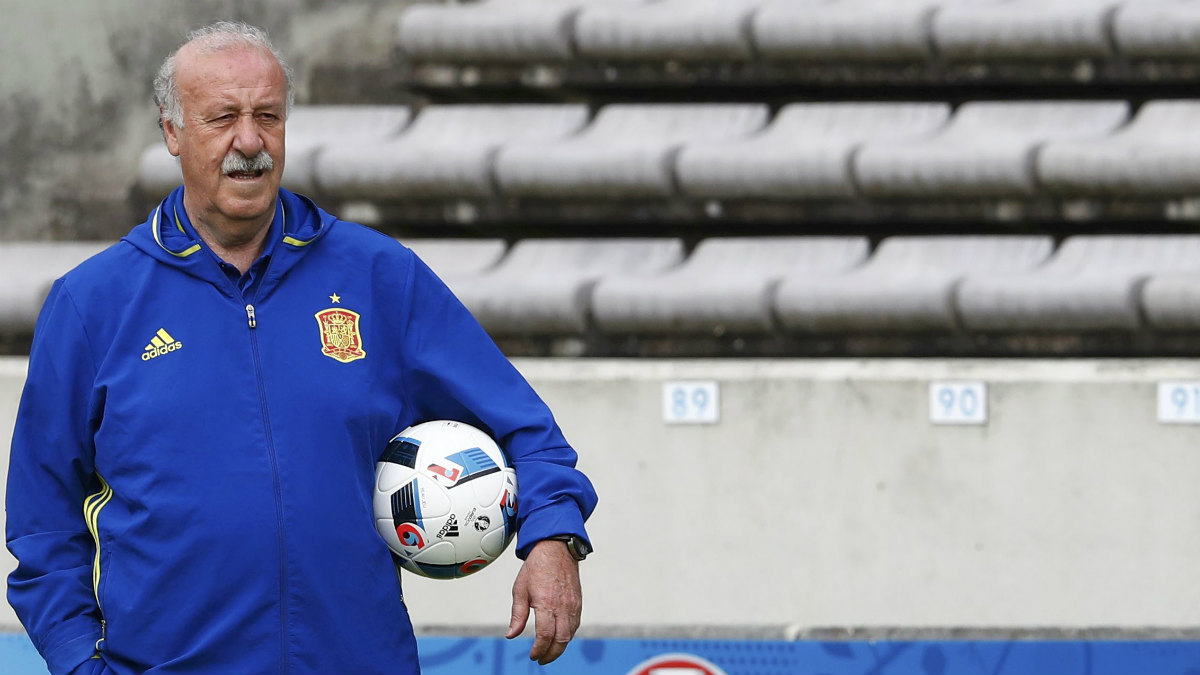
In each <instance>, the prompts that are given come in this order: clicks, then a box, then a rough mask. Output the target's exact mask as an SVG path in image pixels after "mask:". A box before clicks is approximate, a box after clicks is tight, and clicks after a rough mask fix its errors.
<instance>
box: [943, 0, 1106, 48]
mask: <svg viewBox="0 0 1200 675" xmlns="http://www.w3.org/2000/svg"><path fill="white" fill-rule="evenodd" d="M1120 1H1121V0H994V1H991V2H987V1H982V2H967V3H954V4H950V5H947V6H946V7H945V8H943V9H942V10H940V11H939V12H937V13H936V14H934V16H933V39H934V44H935V47H936V49H937V53H938V55H939V56H940V57H942V58H945V59H949V60H978V61H984V62H988V61H994V60H1003V59H1015V60H1026V59H1084V58H1104V57H1108V56H1110V55H1111V54H1112V52H1113V47H1112V44H1111V42H1110V40H1109V27H1110V20H1111V15H1112V12H1113V10H1114V9H1115V8H1116V7H1117V5H1118V4H1119V3H1120Z"/></svg>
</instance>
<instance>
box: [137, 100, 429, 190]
mask: <svg viewBox="0 0 1200 675" xmlns="http://www.w3.org/2000/svg"><path fill="white" fill-rule="evenodd" d="M411 115H412V112H411V111H410V110H409V109H408V108H406V107H403V106H384V105H311V106H296V107H295V108H293V109H292V112H291V115H289V116H288V120H287V126H286V129H287V157H286V158H285V159H286V163H285V168H284V174H283V181H282V185H283V187H286V188H288V189H289V190H294V191H296V192H300V193H304V194H312V193H313V192H314V190H315V189H316V184H315V182H314V180H313V172H314V165H315V163H316V157H317V154H318V152H320V150H321V149H322V148H325V147H335V146H337V145H341V144H343V143H356V142H364V143H365V142H379V141H383V140H384V139H387V138H390V137H392V136H395V135H396V134H398V133H400V131H401V130H403V129H404V127H405V126H407V125H408V121H409V118H410V117H411ZM181 183H183V173H182V171H181V170H180V168H179V160H178V159H176V158H175V157H173V156H172V155H171V153H170V152H168V151H167V147H166V145H164V144H163V143H155V144H154V145H152V146H150V147H148V148H146V149H145V150H144V151H143V152H142V157H141V160H140V161H139V162H138V186H139V187H140V188H141V189H142V190H143V191H144V192H146V193H147V194H151V195H162V196H166V194H167V193H168V192H170V191H171V190H173V189H175V188H176V187H178V186H179V185H180V184H181Z"/></svg>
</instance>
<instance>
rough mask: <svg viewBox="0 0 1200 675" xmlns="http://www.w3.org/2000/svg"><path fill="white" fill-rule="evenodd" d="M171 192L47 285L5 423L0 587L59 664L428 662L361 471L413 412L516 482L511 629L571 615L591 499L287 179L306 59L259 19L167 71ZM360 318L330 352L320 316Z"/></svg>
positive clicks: (565, 453)
mask: <svg viewBox="0 0 1200 675" xmlns="http://www.w3.org/2000/svg"><path fill="white" fill-rule="evenodd" d="M156 91H157V92H158V98H159V104H160V111H161V115H162V124H163V132H164V137H165V139H166V143H167V147H168V148H169V149H170V151H171V153H172V154H174V155H177V156H178V157H179V160H180V163H181V166H182V168H183V176H184V185H183V187H181V188H179V189H176V190H175V191H174V192H172V193H171V194H170V195H169V196H168V197H167V198H166V199H165V200H163V202H162V203H161V204H160V205H159V206H158V207H157V208H155V209H154V211H153V212H152V213H151V214H150V217H149V219H148V220H147V221H146V222H145V223H143V224H141V225H139V226H138V227H136V228H134V229H133V231H132V232H130V234H129V235H128V236H126V237H125V238H124V239H123V240H122V241H121V242H120V243H118V244H116V245H115V246H113V247H112V248H110V249H108V250H106V251H105V252H103V253H101V254H100V255H98V256H96V257H95V258H93V259H91V260H89V261H87V262H85V263H84V264H82V265H81V266H79V267H78V268H76V269H75V270H73V271H71V272H70V273H68V274H67V275H65V276H64V277H63V278H62V279H60V280H59V281H58V282H57V283H56V284H55V285H54V288H53V290H52V291H51V293H50V296H49V298H48V299H47V301H46V305H45V307H44V309H43V311H42V315H41V317H40V318H39V320H38V325H37V331H36V337H35V340H34V344H33V348H32V351H31V354H30V363H29V377H28V382H27V384H26V387H25V392H24V394H23V396H22V400H21V406H20V410H19V413H18V420H17V427H16V431H15V434H14V438H13V446H12V456H11V460H10V474H9V482H8V501H7V509H8V520H7V526H8V532H7V535H8V536H7V539H8V546H9V549H10V550H11V551H12V553H13V554H14V555H15V556H16V558H17V560H18V561H19V565H18V567H17V569H16V571H15V572H14V573H13V574H12V576H11V577H10V579H9V600H10V602H11V603H12V605H13V606H14V607H15V608H16V610H17V613H18V615H19V616H20V617H21V620H22V622H23V623H24V625H25V627H26V629H27V630H28V631H29V635H30V637H31V638H32V639H33V642H34V645H35V646H36V647H37V648H38V650H39V651H40V652H41V653H42V655H43V656H44V657H45V658H46V662H47V665H48V667H49V669H50V672H51V673H54V674H59V673H98V672H114V673H120V674H126V673H146V672H162V673H229V674H235V673H385V672H386V673H400V672H417V671H418V669H419V668H418V664H417V656H416V641H415V638H414V635H413V631H412V626H411V624H410V622H409V618H408V614H407V610H406V608H405V606H404V602H403V596H402V594H401V589H400V584H399V581H398V579H397V572H396V568H395V566H394V564H393V559H392V557H391V554H390V552H389V551H388V549H387V547H386V545H385V544H384V543H383V540H382V539H381V538H380V537H379V535H378V534H377V533H376V531H375V527H374V522H373V514H372V510H371V497H370V495H371V489H372V479H373V471H374V464H375V461H376V459H377V458H378V456H379V455H380V453H381V452H382V451H383V449H384V448H385V447H386V444H387V441H388V439H389V438H390V437H391V435H393V434H395V433H396V432H397V431H399V430H400V429H402V428H404V427H406V426H408V425H409V424H412V423H414V422H417V421H421V420H428V419H438V418H449V419H457V420H461V421H465V422H468V423H471V424H474V425H477V426H480V427H482V428H484V429H486V430H488V431H489V432H490V433H491V434H492V435H493V436H494V437H495V438H496V439H497V440H498V441H499V442H500V443H501V445H502V446H503V447H504V448H505V449H506V451H507V452H508V454H509V455H510V456H511V458H512V460H513V463H514V465H515V466H516V469H517V472H518V477H519V480H520V485H521V498H522V501H521V509H520V519H521V520H520V526H519V536H518V545H517V554H518V555H519V556H520V557H522V558H524V559H525V562H524V565H523V566H522V568H521V571H520V572H519V574H518V576H517V579H516V582H515V584H514V587H513V608H512V616H511V620H510V625H509V629H508V636H509V637H513V636H515V635H518V634H520V633H521V632H522V631H523V630H524V628H525V624H526V620H527V618H528V615H529V610H530V608H531V607H532V608H533V610H534V611H535V612H536V617H535V635H536V637H535V641H534V646H533V648H532V650H531V652H530V657H531V658H532V659H534V660H537V661H539V662H541V663H547V662H549V661H552V660H553V659H555V658H557V657H558V656H559V655H560V654H561V653H562V651H563V649H564V648H565V646H566V644H567V642H568V641H569V640H570V639H571V637H572V636H573V635H574V632H575V630H576V628H577V627H578V625H579V616H580V608H581V603H582V600H581V593H580V584H579V571H578V560H579V559H581V558H582V556H583V555H585V554H586V552H587V550H588V549H589V546H588V543H587V539H586V532H585V531H584V525H583V524H584V521H585V520H586V518H587V516H588V515H589V514H590V513H591V510H592V508H593V507H594V506H595V493H594V491H593V490H592V487H591V485H590V483H589V482H588V481H587V479H586V478H585V477H584V476H583V475H582V474H581V473H579V472H578V471H577V470H576V469H575V468H574V467H575V459H576V456H575V452H574V451H573V450H572V449H571V447H570V446H569V445H568V444H567V442H566V441H565V440H564V439H563V437H562V434H561V432H560V431H559V429H558V427H557V425H556V424H555V422H554V420H553V418H552V416H551V414H550V412H549V411H548V410H547V409H546V407H545V405H544V404H543V403H542V402H541V400H540V399H539V398H538V397H537V396H536V395H535V394H534V393H533V391H532V390H531V389H530V387H529V386H528V384H527V383H526V382H525V381H524V380H523V379H522V378H521V377H520V375H518V374H517V372H516V371H515V370H514V369H513V368H512V367H511V365H510V364H509V363H508V361H507V360H506V359H505V358H504V357H503V356H502V355H501V354H500V353H499V352H498V350H496V348H495V346H494V345H493V343H492V342H491V341H490V340H489V339H488V337H487V335H486V334H485V333H484V332H483V331H482V330H481V329H480V327H479V326H478V324H477V323H475V321H474V320H473V319H472V318H471V317H470V315H469V314H468V313H467V312H466V310H465V309H464V308H463V307H462V305H461V304H460V303H459V302H458V301H457V300H456V299H455V298H454V297H453V295H452V294H451V293H450V292H449V291H448V290H447V288H446V287H445V285H443V284H442V283H441V282H440V281H439V280H438V279H437V277H436V276H434V275H433V273H432V272H430V271H429V269H428V268H427V267H426V266H425V265H423V264H422V263H421V262H420V260H418V259H417V258H416V257H415V256H414V255H413V254H412V253H411V252H410V251H408V250H407V249H405V248H404V247H402V246H400V245H399V244H396V243H395V242H394V241H393V240H391V239H389V238H387V237H384V236H382V235H380V234H379V233H377V232H374V231H372V230H369V229H367V228H364V227H362V226H359V225H355V224H352V223H347V222H343V221H340V220H338V219H337V218H335V217H333V216H331V215H329V214H327V213H325V212H323V211H321V210H320V209H318V208H317V207H316V206H314V205H313V203H312V202H310V201H309V200H307V199H305V198H303V197H300V196H297V195H294V194H292V193H290V192H288V191H286V190H282V189H280V187H279V181H280V176H281V175H282V173H283V168H284V158H285V134H284V130H285V127H286V122H287V115H288V110H289V108H290V103H291V98H292V94H291V77H290V73H289V71H288V69H287V66H286V64H285V63H284V61H283V60H282V59H281V58H280V57H279V55H278V52H276V51H275V49H274V48H273V47H272V46H271V44H270V42H269V41H268V40H267V38H266V35H265V34H264V33H262V31H260V30H258V29H255V28H253V27H250V26H246V25H244V24H231V23H219V24H214V25H213V26H209V27H207V28H205V29H202V30H200V31H197V32H196V33H193V34H192V35H191V36H189V40H188V42H187V43H185V44H184V45H183V46H182V47H181V48H180V49H179V50H178V51H177V52H176V53H175V54H174V55H173V56H171V57H169V58H168V59H167V61H166V62H165V63H164V64H163V68H162V70H161V71H160V73H159V77H158V80H157V81H156ZM331 309H336V310H343V316H345V317H349V318H348V321H349V322H350V323H349V330H351V331H353V334H354V340H355V345H356V349H355V350H353V353H345V352H344V350H343V351H342V352H337V351H336V350H335V353H330V352H329V350H325V349H324V346H325V343H326V337H327V336H325V335H323V332H322V331H323V330H324V329H323V328H322V324H321V323H320V321H318V320H316V319H314V317H316V316H317V315H318V314H321V313H323V312H327V311H328V310H331Z"/></svg>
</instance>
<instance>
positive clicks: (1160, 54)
mask: <svg viewBox="0 0 1200 675" xmlns="http://www.w3.org/2000/svg"><path fill="white" fill-rule="evenodd" d="M1112 24H1113V25H1112V32H1113V40H1114V41H1115V42H1116V44H1117V51H1118V52H1120V54H1121V55H1122V56H1125V57H1127V58H1132V59H1144V58H1195V57H1197V56H1200V3H1196V2H1195V1H1194V0H1136V2H1125V3H1123V4H1122V5H1121V6H1120V7H1119V8H1117V11H1116V14H1114V15H1113V19H1112Z"/></svg>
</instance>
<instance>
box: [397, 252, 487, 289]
mask: <svg viewBox="0 0 1200 675" xmlns="http://www.w3.org/2000/svg"><path fill="white" fill-rule="evenodd" d="M402 243H403V244H404V245H405V246H407V247H409V248H410V249H412V251H413V253H416V254H417V257H419V258H420V259H421V260H423V261H425V264H426V265H428V266H429V269H431V270H433V271H434V273H435V274H437V275H438V277H439V278H441V280H442V281H444V282H446V285H447V286H449V287H450V290H454V289H455V287H456V286H457V284H458V283H459V282H460V281H461V280H463V279H469V278H471V277H475V276H478V275H480V274H483V273H485V272H487V271H488V270H490V269H492V268H493V267H495V266H496V264H497V263H499V262H500V259H501V258H503V257H504V252H505V250H506V249H507V248H508V247H507V245H506V244H505V243H504V240H502V239H405V240H402Z"/></svg>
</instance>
